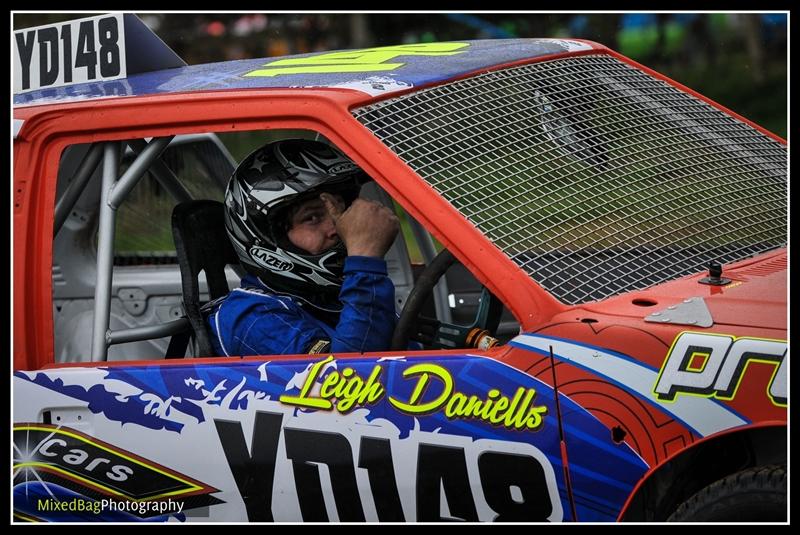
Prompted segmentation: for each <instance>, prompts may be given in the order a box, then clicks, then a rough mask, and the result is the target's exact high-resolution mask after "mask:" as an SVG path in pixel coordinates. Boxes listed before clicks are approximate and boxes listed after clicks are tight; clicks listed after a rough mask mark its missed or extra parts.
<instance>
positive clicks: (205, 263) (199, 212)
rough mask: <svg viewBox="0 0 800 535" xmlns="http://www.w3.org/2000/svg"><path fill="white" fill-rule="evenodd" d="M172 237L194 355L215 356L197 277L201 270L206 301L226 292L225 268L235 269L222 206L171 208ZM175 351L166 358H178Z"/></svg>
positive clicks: (199, 203) (212, 203)
mask: <svg viewBox="0 0 800 535" xmlns="http://www.w3.org/2000/svg"><path fill="white" fill-rule="evenodd" d="M172 237H173V239H174V240H175V251H176V252H177V254H178V265H179V266H180V270H181V288H182V293H183V306H184V309H185V311H186V315H187V317H188V318H189V323H190V324H191V326H192V333H191V334H192V336H194V339H195V342H196V345H197V355H196V356H198V357H209V356H215V355H216V352H215V351H214V347H213V346H212V345H211V335H210V331H209V329H208V327H207V326H206V322H205V318H204V317H203V311H202V305H203V304H205V303H201V302H200V283H199V280H198V275H199V274H200V272H201V271H204V272H205V275H206V281H207V282H208V294H209V302H210V301H214V300H215V299H219V298H220V297H223V296H225V295H227V294H228V292H229V291H230V288H229V287H228V279H227V277H226V276H225V266H227V265H232V266H238V265H239V257H238V256H236V251H234V249H233V245H231V242H230V240H229V239H228V235H227V233H226V232H225V219H224V208H223V205H222V203H221V202H218V201H211V200H197V201H188V202H183V203H180V204H178V205H177V206H175V208H174V209H173V211H172ZM186 343H188V339H187V340H186ZM170 346H172V343H170ZM177 352H179V351H175V349H173V348H172V347H171V348H170V350H168V352H167V356H168V358H170V357H175V356H179V355H177V354H176V353H177ZM184 352H185V345H184Z"/></svg>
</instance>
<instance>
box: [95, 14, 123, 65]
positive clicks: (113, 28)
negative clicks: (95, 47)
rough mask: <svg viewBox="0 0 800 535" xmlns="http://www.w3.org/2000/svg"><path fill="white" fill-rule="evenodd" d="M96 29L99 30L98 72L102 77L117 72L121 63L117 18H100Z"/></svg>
mask: <svg viewBox="0 0 800 535" xmlns="http://www.w3.org/2000/svg"><path fill="white" fill-rule="evenodd" d="M97 29H98V31H99V32H100V35H99V37H100V74H101V75H102V76H103V77H104V78H108V77H110V76H116V75H118V74H119V72H120V69H121V65H120V59H119V45H118V44H117V39H119V28H117V19H116V18H114V17H109V18H107V19H100V20H99V21H98V22H97Z"/></svg>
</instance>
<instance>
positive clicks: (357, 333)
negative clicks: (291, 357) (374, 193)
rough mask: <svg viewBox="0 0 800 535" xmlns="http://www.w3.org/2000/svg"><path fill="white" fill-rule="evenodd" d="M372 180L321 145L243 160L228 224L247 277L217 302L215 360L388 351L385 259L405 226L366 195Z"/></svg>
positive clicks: (391, 320) (297, 144) (390, 302)
mask: <svg viewBox="0 0 800 535" xmlns="http://www.w3.org/2000/svg"><path fill="white" fill-rule="evenodd" d="M369 180H371V179H370V178H369V176H367V175H366V174H365V173H364V172H363V171H362V170H361V169H360V168H359V167H358V166H357V165H356V164H355V163H353V162H352V161H351V160H350V159H348V158H347V157H346V156H345V155H344V154H342V153H341V152H339V151H338V150H337V149H336V148H334V147H332V146H330V145H327V144H325V143H322V142H319V141H310V140H301V139H288V140H282V141H277V142H273V143H269V144H267V145H265V146H263V147H261V148H260V149H258V150H256V151H255V152H253V153H252V154H250V155H249V156H248V157H247V158H245V159H244V160H243V161H242V163H241V164H240V165H239V167H238V168H237V169H236V171H235V172H234V173H233V176H232V177H231V179H230V182H229V183H228V187H227V190H226V192H225V227H226V230H227V233H228V236H229V237H230V240H231V242H232V244H233V246H234V249H235V250H236V252H237V254H238V256H239V259H240V261H241V263H242V265H243V266H244V268H245V270H246V271H247V273H248V274H247V275H246V276H245V277H244V278H243V279H242V282H241V287H240V288H236V289H234V290H233V291H231V292H230V293H229V294H228V295H227V296H226V297H224V298H222V299H221V300H219V301H217V302H215V303H213V304H212V305H211V313H210V315H209V316H208V320H207V321H208V324H209V326H210V328H211V332H212V333H213V336H212V344H213V345H214V346H215V349H216V351H217V354H219V355H228V356H233V355H237V356H240V355H273V354H301V353H327V352H333V353H338V352H361V353H363V352H365V351H383V350H388V349H389V345H390V342H391V336H392V332H393V330H394V326H395V323H396V321H397V315H396V313H395V308H394V285H393V284H392V281H391V280H390V279H389V277H388V276H387V270H386V261H385V260H384V259H383V255H384V254H385V253H386V251H388V249H389V247H390V246H391V245H392V242H393V241H394V239H395V236H396V235H397V232H398V229H399V223H398V220H397V217H396V216H395V215H394V214H393V213H392V211H391V210H389V209H388V208H386V207H384V206H382V205H380V204H378V203H376V202H373V201H368V200H366V199H361V198H358V194H359V190H360V188H361V185H362V184H364V183H365V182H367V181H369Z"/></svg>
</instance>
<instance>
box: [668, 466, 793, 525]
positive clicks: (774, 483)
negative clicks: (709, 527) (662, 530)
mask: <svg viewBox="0 0 800 535" xmlns="http://www.w3.org/2000/svg"><path fill="white" fill-rule="evenodd" d="M786 513H787V506H786V467H785V466H777V465H772V466H757V467H754V468H748V469H747V470H742V471H741V472H737V473H735V474H732V475H729V476H728V477H725V478H723V479H720V480H719V481H716V482H714V483H712V484H711V485H709V486H707V487H705V488H704V489H702V490H700V491H699V492H698V493H697V494H695V495H694V496H692V497H691V498H689V499H688V500H686V501H685V502H683V503H682V504H681V505H680V507H678V509H677V510H676V511H675V512H674V513H672V515H671V516H670V517H669V518H668V519H667V520H668V521H669V522H786Z"/></svg>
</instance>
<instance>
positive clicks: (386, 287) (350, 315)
mask: <svg viewBox="0 0 800 535" xmlns="http://www.w3.org/2000/svg"><path fill="white" fill-rule="evenodd" d="M339 299H340V300H341V302H342V313H341V316H340V317H339V323H338V324H337V325H336V331H335V333H334V335H333V339H332V340H331V351H332V352H334V353H337V352H340V353H341V352H358V353H364V352H367V351H387V350H388V349H389V345H390V344H391V341H392V333H393V332H394V327H395V324H396V322H397V314H396V313H395V308H394V284H392V280H391V279H390V278H389V276H388V274H387V271H386V261H385V260H383V259H382V258H372V257H366V256H348V257H347V258H346V259H345V262H344V282H343V283H342V289H341V292H340V293H339Z"/></svg>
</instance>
